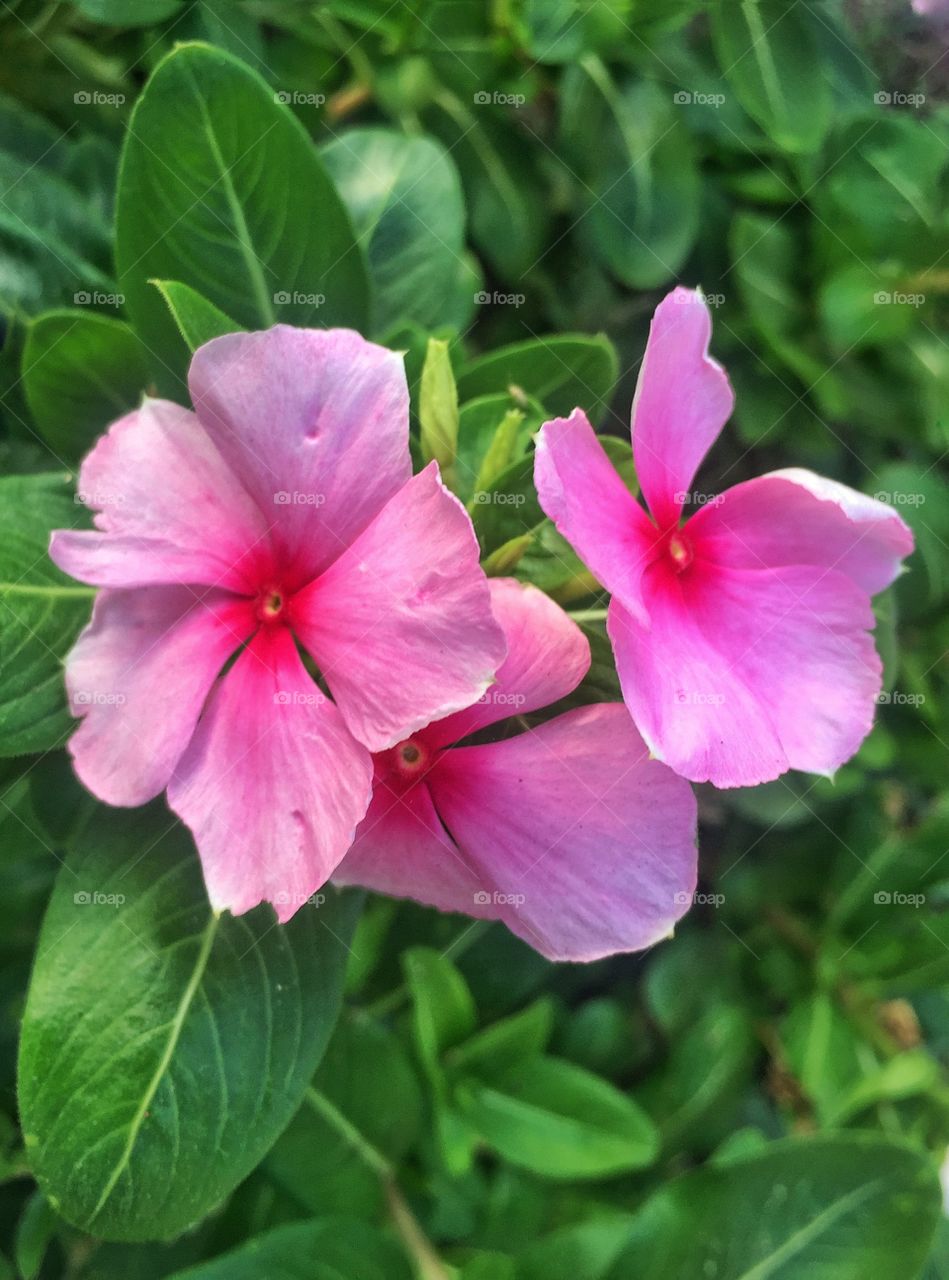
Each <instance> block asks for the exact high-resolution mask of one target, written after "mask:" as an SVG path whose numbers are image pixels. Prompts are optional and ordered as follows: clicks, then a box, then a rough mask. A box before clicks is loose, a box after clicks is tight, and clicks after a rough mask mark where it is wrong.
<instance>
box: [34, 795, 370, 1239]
mask: <svg viewBox="0 0 949 1280" xmlns="http://www.w3.org/2000/svg"><path fill="white" fill-rule="evenodd" d="M358 902H359V898H358V895H353V896H344V895H338V894H336V893H335V892H333V891H332V890H328V891H327V893H326V900H325V901H324V902H323V903H322V904H321V905H319V906H314V907H309V906H308V907H306V908H304V909H303V910H301V911H299V912H298V913H297V915H296V916H295V917H294V918H293V920H292V921H291V922H290V923H289V924H287V925H284V926H282V927H277V926H275V923H274V918H273V912H272V911H271V910H270V909H269V908H267V907H259V908H257V909H256V910H255V911H253V912H251V913H250V914H248V915H244V916H241V917H238V918H236V919H235V918H233V917H231V916H230V915H227V914H225V915H222V916H216V915H214V914H213V913H212V912H211V911H210V909H209V907H208V904H207V899H206V897H205V894H204V891H203V887H202V883H201V872H200V867H199V864H198V860H197V858H196V856H195V852H194V847H193V845H192V843H191V841H190V839H189V837H188V836H187V834H186V832H185V831H184V829H183V828H182V827H180V826H179V825H178V824H177V823H172V822H169V820H168V813H167V811H166V810H165V809H164V808H163V807H162V806H160V805H158V804H155V805H153V806H150V807H149V808H147V809H144V810H137V811H134V812H131V813H123V812H121V811H102V812H101V813H100V815H99V816H98V817H96V818H95V819H94V820H93V821H92V822H91V823H90V824H89V825H88V826H87V827H86V829H85V831H84V832H83V834H82V837H81V838H80V839H79V841H78V842H77V847H76V851H75V853H74V855H72V856H71V857H70V858H69V860H68V862H67V863H66V865H65V866H64V867H63V869H62V871H61V872H60V875H59V877H58V880H57V883H56V888H55V890H54V893H53V898H52V902H51V904H50V908H49V912H48V914H47V917H46V920H45V923H44V925H43V931H42V933H41V936H40V940H39V957H38V960H37V963H36V967H35V970H34V973H33V978H32V982H31V984H30V991H29V995H28V999H27V1006H26V1011H25V1014H24V1018H23V1034H22V1041H21V1047H20V1067H19V1091H20V1111H21V1115H22V1118H23V1127H24V1133H25V1135H26V1146H27V1154H28V1157H29V1160H30V1163H31V1166H32V1168H33V1170H34V1172H35V1174H36V1177H37V1179H38V1181H39V1182H40V1185H41V1186H42V1187H43V1189H44V1190H45V1192H46V1194H47V1197H48V1198H49V1200H50V1203H51V1204H52V1205H53V1206H54V1207H55V1208H56V1209H57V1211H58V1212H59V1213H61V1214H62V1215H63V1217H65V1218H66V1219H67V1220H68V1221H70V1222H73V1223H75V1224H76V1225H78V1226H81V1227H83V1228H84V1229H85V1230H87V1231H90V1232H92V1233H94V1234H95V1235H97V1236H100V1237H104V1238H106V1239H114V1240H141V1239H167V1238H169V1237H171V1236H174V1235H177V1234H178V1233H179V1232H181V1231H183V1230H185V1229H186V1228H187V1227H189V1226H190V1225H191V1224H193V1223H195V1222H197V1221H198V1220H199V1219H200V1218H202V1217H203V1216H204V1214H206V1213H207V1212H209V1210H210V1209H212V1208H213V1207H214V1206H215V1205H216V1204H217V1203H218V1202H219V1201H220V1200H221V1199H222V1197H224V1196H225V1195H227V1194H228V1193H229V1192H230V1191H231V1190H232V1189H233V1188H234V1187H235V1186H236V1185H237V1183H238V1182H239V1181H240V1180H241V1179H242V1178H243V1177H245V1176H246V1175H247V1174H248V1173H249V1172H250V1170H251V1169H253V1168H254V1166H255V1165H256V1164H257V1163H258V1161H259V1160H260V1159H261V1157H262V1156H263V1155H264V1153H265V1152H266V1151H267V1149H268V1148H269V1147H270V1146H271V1145H272V1144H273V1142H274V1141H275V1140H276V1138H277V1136H278V1135H279V1133H280V1132H281V1130H282V1129H283V1128H284V1126H285V1125H286V1123H287V1121H288V1120H289V1118H290V1116H291V1115H292V1114H293V1112H294V1111H295V1109H296V1108H297V1106H298V1105H299V1102H300V1099H301V1097H302V1096H303V1093H304V1090H305V1089H306V1087H307V1085H308V1083H309V1081H310V1078H311V1076H312V1074H313V1070H314V1067H315V1066H316V1064H317V1062H318V1060H319V1058H320V1056H321V1054H322V1052H323V1050H324V1048H325V1046H326V1043H327V1041H328V1039H329V1035H330V1032H331V1030H332V1027H333V1023H334V1022H335V1019H336V1016H337V1013H338V1010H339V1002H340V994H341V989H342V979H343V969H344V964H345V959H346V939H347V937H348V936H349V934H350V933H351V930H352V928H353V924H354V920H355V912H356V909H357V907H358Z"/></svg>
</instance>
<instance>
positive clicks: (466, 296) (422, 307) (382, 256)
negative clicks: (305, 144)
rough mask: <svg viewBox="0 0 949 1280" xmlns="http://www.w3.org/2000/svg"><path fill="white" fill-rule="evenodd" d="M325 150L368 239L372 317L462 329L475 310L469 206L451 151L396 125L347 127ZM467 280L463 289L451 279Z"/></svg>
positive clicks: (382, 323)
mask: <svg viewBox="0 0 949 1280" xmlns="http://www.w3.org/2000/svg"><path fill="white" fill-rule="evenodd" d="M321 155H322V157H323V162H324V163H325V165H326V168H327V171H328V172H329V175H330V177H331V178H332V179H333V181H334V182H335V184H336V187H337V190H338V191H339V194H340V195H341V196H342V198H343V201H344V202H345V204H346V208H347V209H348V210H349V215H350V217H351V218H352V222H353V227H354V228H355V231H356V234H357V236H358V237H359V240H360V243H361V244H362V245H363V246H364V248H365V252H366V258H367V261H368V265H369V274H370V277H371V280H372V285H373V325H374V328H375V330H376V332H378V333H386V332H388V331H390V330H391V329H394V328H395V327H396V326H397V325H400V324H406V323H412V322H414V323H416V324H419V325H421V326H422V327H423V328H426V329H437V328H439V326H441V325H443V324H451V325H454V326H455V327H457V328H459V329H461V328H463V327H464V325H465V324H466V323H467V322H468V320H469V319H470V317H471V313H472V312H473V310H474V306H475V300H474V293H475V289H476V288H477V284H475V286H474V288H472V287H471V281H470V279H467V270H466V271H465V272H464V273H463V275H462V277H461V278H459V266H464V265H465V256H464V255H465V206H464V200H463V198H462V193H461V183H460V181H459V179H458V173H457V170H456V169H455V165H454V162H453V161H452V159H451V157H450V156H449V154H448V152H447V151H446V150H445V149H444V147H442V146H441V145H440V144H439V143H438V142H435V141H433V140H432V139H431V138H419V137H415V138H406V137H405V136H404V135H403V134H401V133H397V132H396V131H395V130H394V129H378V128H373V129H348V130H347V131H346V132H345V133H344V134H342V135H341V136H340V137H338V138H335V139H334V140H333V141H332V142H330V143H328V144H327V145H326V146H325V147H323V148H322V151H321ZM455 280H458V284H459V287H462V288H463V285H464V283H465V282H467V284H468V286H469V287H468V288H467V289H466V290H464V292H463V294H462V295H461V296H459V293H458V292H457V291H454V290H452V289H450V288H448V287H447V286H448V285H449V283H450V282H452V281H455Z"/></svg>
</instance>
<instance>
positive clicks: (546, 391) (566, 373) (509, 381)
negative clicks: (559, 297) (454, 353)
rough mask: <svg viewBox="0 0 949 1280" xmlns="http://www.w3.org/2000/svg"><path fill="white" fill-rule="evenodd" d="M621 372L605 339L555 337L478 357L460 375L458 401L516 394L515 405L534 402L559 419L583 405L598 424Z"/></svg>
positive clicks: (499, 349) (462, 369) (504, 348)
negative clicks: (527, 400) (529, 399)
mask: <svg viewBox="0 0 949 1280" xmlns="http://www.w3.org/2000/svg"><path fill="white" fill-rule="evenodd" d="M618 371H619V362H618V360H617V356H616V349H615V348H614V346H613V344H612V343H611V342H610V341H609V339H608V338H606V337H605V336H603V335H602V334H601V335H599V336H598V337H595V338H590V337H587V336H586V335H584V334H566V333H564V334H555V335H553V336H552V337H549V338H530V339H528V340H527V341H526V342H514V343H511V345H510V346H507V347H499V348H498V349H497V350H496V351H491V352H489V353H488V354H486V355H483V356H476V357H475V359H474V360H470V361H469V362H468V363H467V364H465V365H463V366H462V368H461V370H460V372H459V374H458V395H459V397H460V398H461V400H462V401H467V400H473V399H474V398H475V396H485V395H491V394H493V393H497V392H507V391H508V390H509V388H515V389H516V390H515V391H514V393H513V394H514V396H515V403H516V404H517V401H518V400H522V399H523V396H524V395H527V396H533V397H534V398H535V399H536V400H539V401H540V403H541V404H542V405H543V406H544V407H545V408H546V409H547V410H549V412H550V413H552V414H559V415H566V414H569V413H571V412H572V411H573V410H574V409H575V408H577V406H578V405H579V407H580V408H582V409H583V410H584V412H585V413H586V414H587V416H588V417H589V418H590V419H591V420H592V421H594V422H596V421H597V420H598V419H599V418H601V417H602V416H603V414H604V413H605V411H606V409H607V407H608V406H609V400H610V397H611V395H612V394H613V388H614V386H615V385H616V379H617V376H618ZM518 393H520V394H519V395H518ZM519 407H521V408H523V407H524V406H523V405H522V404H521V405H520V406H519Z"/></svg>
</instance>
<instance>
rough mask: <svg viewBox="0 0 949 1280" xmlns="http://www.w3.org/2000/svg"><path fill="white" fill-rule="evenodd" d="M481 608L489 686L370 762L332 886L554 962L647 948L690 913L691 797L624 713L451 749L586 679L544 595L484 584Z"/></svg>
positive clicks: (582, 646)
mask: <svg viewBox="0 0 949 1280" xmlns="http://www.w3.org/2000/svg"><path fill="white" fill-rule="evenodd" d="M491 597H492V602H493V605H494V613H495V616H496V618H497V619H498V621H499V622H500V624H501V627H502V629H503V631H504V635H505V638H506V640H507V646H508V656H507V658H506V659H505V661H504V663H503V664H502V666H501V668H500V670H499V671H498V674H497V681H496V683H495V684H494V685H492V686H491V688H490V689H489V690H488V691H487V693H486V694H484V696H483V697H482V698H481V700H480V701H479V702H476V703H475V704H474V705H473V706H470V707H468V708H467V709H466V710H464V711H459V712H456V713H455V714H454V715H451V716H448V717H447V718H445V719H444V720H441V721H439V722H437V723H435V724H431V725H429V726H428V727H427V728H426V729H423V730H421V732H418V733H414V734H412V735H411V736H410V737H407V738H406V739H405V740H404V741H403V742H401V743H399V744H398V746H396V747H395V748H393V749H392V750H389V751H385V752H382V753H380V754H378V755H377V756H376V758H375V789H374V792H373V798H372V804H371V805H370V806H369V812H368V813H367V814H366V817H365V820H364V821H363V823H362V824H361V826H360V827H359V830H358V831H357V833H356V843H355V844H354V846H353V848H352V850H351V851H350V852H349V853H348V854H347V855H346V857H345V858H344V860H343V862H342V864H341V865H340V867H339V868H338V869H337V871H336V873H335V876H334V880H335V881H336V882H337V883H342V884H360V885H365V886H367V887H368V888H371V889H376V890H378V891H380V892H382V893H387V894H391V895H393V896H395V897H403V898H415V899H417V900H418V901H420V902H425V903H428V904H430V905H432V906H435V907H439V908H440V909H441V910H443V911H460V912H464V913H465V914H466V915H470V916H479V917H483V918H486V919H490V920H503V921H504V923H505V924H506V925H507V926H508V928H509V929H511V930H512V931H513V932H514V933H516V934H518V935H519V936H520V937H522V938H524V939H525V941H527V942H528V943H530V945H531V946H532V947H534V948H536V950H538V951H540V952H542V953H543V954H544V955H545V956H548V957H549V958H550V959H552V960H594V959H597V958H598V957H600V956H605V955H611V954H612V953H614V952H617V951H636V950H639V949H640V948H642V947H648V946H650V945H651V944H652V943H654V942H657V941H658V940H659V939H660V938H663V937H665V936H666V935H667V934H668V933H669V931H670V930H671V928H672V926H673V925H674V924H675V922H676V920H678V919H679V917H680V916H681V915H683V914H684V913H685V911H686V910H687V909H688V907H689V905H691V901H692V893H693V890H694V888H695V878H696V848H695V827H696V807H695V797H694V796H693V794H692V789H691V787H690V786H689V785H688V783H686V782H685V781H683V779H681V778H678V777H676V775H675V774H674V773H673V772H672V771H671V770H670V769H667V768H665V767H664V766H663V765H661V764H659V763H658V761H654V760H652V761H651V760H649V759H648V752H647V750H646V747H645V745H644V743H643V741H642V739H641V738H640V736H639V734H638V733H637V732H636V729H635V727H634V725H633V722H632V721H631V720H630V718H629V713H628V712H627V710H626V708H625V707H624V706H623V705H622V703H610V704H600V705H597V706H589V707H581V708H579V709H576V710H572V711H567V712H565V713H564V714H563V715H560V716H557V717H556V718H555V719H553V720H548V721H547V722H545V723H544V724H541V725H540V726H539V727H538V728H536V729H531V730H528V731H527V732H524V733H521V734H518V735H517V736H516V737H509V738H505V739H503V740H502V741H500V742H493V743H484V744H481V745H474V746H472V745H469V746H456V745H454V744H456V743H458V742H459V741H461V740H462V739H465V738H467V737H468V735H470V734H473V733H476V732H477V731H478V730H480V729H484V728H485V727H487V726H488V725H492V724H495V723H497V722H498V721H500V720H505V719H507V718H508V717H509V716H512V715H523V714H525V713H527V712H529V711H536V710H538V709H539V708H541V707H545V706H548V705H549V704H550V703H553V702H556V701H557V700H558V699H559V698H562V697H564V696H565V695H566V694H568V693H570V692H571V691H572V690H573V689H575V688H576V686H577V685H578V684H579V683H580V681H581V680H582V679H583V676H584V674H585V672H586V670H587V668H588V667H589V665H590V649H589V645H588V644H587V641H586V639H585V637H584V635H583V633H582V632H581V631H580V629H579V628H578V627H577V625H576V624H575V623H574V622H572V621H571V620H570V619H569V618H568V617H567V615H566V614H565V613H564V612H563V610H562V609H561V608H560V607H559V606H558V605H556V604H554V603H553V601H552V600H550V599H549V598H548V597H547V596H546V595H544V594H543V592H541V591H538V590H537V589H536V588H534V587H525V586H522V585H521V584H520V583H517V582H514V581H513V580H509V579H495V580H493V581H492V582H491Z"/></svg>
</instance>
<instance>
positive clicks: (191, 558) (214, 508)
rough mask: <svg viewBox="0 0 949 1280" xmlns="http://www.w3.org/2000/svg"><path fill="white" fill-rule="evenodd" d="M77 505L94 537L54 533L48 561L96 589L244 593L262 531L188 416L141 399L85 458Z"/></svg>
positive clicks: (261, 557) (263, 558) (264, 544)
mask: <svg viewBox="0 0 949 1280" xmlns="http://www.w3.org/2000/svg"><path fill="white" fill-rule="evenodd" d="M78 496H79V497H80V498H81V499H82V501H84V502H85V504H86V505H87V506H89V507H92V508H93V509H95V511H96V513H97V514H96V516H95V525H96V529H97V530H98V532H91V531H85V530H83V531H76V530H66V529H57V530H56V531H55V532H54V534H53V537H52V541H51V543H50V556H51V557H52V559H53V561H54V562H55V563H56V564H58V565H59V567H60V568H61V569H62V570H63V571H64V572H65V573H68V574H70V575H71V576H72V577H74V578H78V579H79V580H80V581H82V582H91V583H93V584H94V585H96V586H103V587H143V586H148V585H150V584H152V583H168V584H181V583H200V584H203V585H205V586H220V587H226V588H228V589H230V590H234V591H244V590H253V586H254V575H255V572H256V569H257V567H259V566H261V565H264V566H265V568H266V566H267V565H268V564H269V557H270V546H269V541H268V537H267V524H266V523H265V521H264V517H263V516H262V515H261V513H260V511H259V510H258V509H257V507H256V506H255V505H254V503H253V501H252V500H251V499H250V497H249V496H248V495H247V493H246V492H245V491H244V489H243V488H242V487H241V485H240V482H239V481H238V480H237V479H236V477H235V476H234V474H233V473H232V472H231V471H230V469H229V468H228V466H227V464H226V463H225V462H224V459H223V458H222V457H221V455H220V454H219V453H218V451H217V449H216V448H215V447H214V445H213V444H212V443H211V440H210V438H209V437H208V434H207V432H206V431H205V430H204V428H203V427H202V426H201V423H200V422H199V421H198V419H197V418H196V417H195V415H194V414H193V413H190V412H189V411H188V410H187V409H182V408H180V407H179V406H178V405H176V404H172V403H171V402H170V401H168V400H145V401H144V402H143V404H142V407H141V408H140V409H136V410H134V411H133V412H132V413H128V414H126V415H125V417H124V418H120V419H119V420H118V421H117V422H115V423H113V425H112V426H111V427H110V428H109V430H108V432H107V433H106V435H104V436H102V438H101V439H100V440H99V441H98V442H97V444H96V445H95V447H94V448H93V450H92V451H91V452H90V453H89V454H88V455H87V456H86V459H85V461H84V462H83V464H82V468H81V470H80V472H79V492H78Z"/></svg>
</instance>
